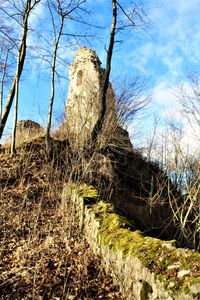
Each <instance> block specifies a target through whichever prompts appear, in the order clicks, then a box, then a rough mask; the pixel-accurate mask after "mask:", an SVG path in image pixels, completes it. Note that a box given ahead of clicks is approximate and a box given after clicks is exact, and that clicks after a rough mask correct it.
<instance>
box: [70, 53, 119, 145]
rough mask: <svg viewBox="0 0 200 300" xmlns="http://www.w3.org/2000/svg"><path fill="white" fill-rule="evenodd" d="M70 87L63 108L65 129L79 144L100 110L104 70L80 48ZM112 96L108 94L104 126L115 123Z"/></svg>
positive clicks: (72, 65)
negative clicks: (65, 121)
mask: <svg viewBox="0 0 200 300" xmlns="http://www.w3.org/2000/svg"><path fill="white" fill-rule="evenodd" d="M69 78H70V86H69V93H68V99H67V106H66V115H67V127H68V131H69V134H70V136H71V137H73V138H74V139H76V142H77V143H78V144H80V143H81V142H83V141H85V140H86V139H87V138H88V137H89V136H90V134H91V132H92V130H93V128H94V126H95V124H96V122H97V120H98V117H99V112H100V109H101V101H100V93H101V88H102V83H103V79H104V70H103V69H102V68H101V62H100V60H99V58H98V56H97V54H96V52H95V51H93V50H91V49H88V48H80V49H79V50H78V51H77V53H76V56H75V59H74V61H73V63H72V64H71V67H70V74H69ZM116 119H117V118H116V109H115V99H114V93H113V90H112V87H111V85H110V86H109V89H108V93H107V115H106V121H105V126H106V124H109V125H110V124H111V123H112V122H116Z"/></svg>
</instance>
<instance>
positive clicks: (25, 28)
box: [0, 0, 32, 139]
mask: <svg viewBox="0 0 200 300" xmlns="http://www.w3.org/2000/svg"><path fill="white" fill-rule="evenodd" d="M31 9H32V8H31V0H27V2H26V8H25V10H24V15H23V32H22V37H21V42H20V47H19V51H18V62H19V63H18V65H17V68H16V72H15V77H14V79H13V82H12V86H11V88H10V92H9V94H8V97H7V101H6V105H5V109H4V111H3V114H2V119H1V126H0V139H1V137H2V134H3V131H4V128H5V125H6V122H7V119H8V115H9V113H10V109H11V106H12V103H13V99H14V96H15V90H16V82H17V78H18V81H19V80H20V77H21V74H22V71H23V67H24V61H25V57H26V48H27V45H26V40H27V33H28V18H29V14H30V11H31Z"/></svg>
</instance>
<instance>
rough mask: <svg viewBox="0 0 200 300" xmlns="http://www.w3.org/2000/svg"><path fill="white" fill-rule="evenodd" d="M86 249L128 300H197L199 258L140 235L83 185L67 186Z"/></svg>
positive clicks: (67, 192) (171, 245)
mask: <svg viewBox="0 0 200 300" xmlns="http://www.w3.org/2000/svg"><path fill="white" fill-rule="evenodd" d="M66 195H68V196H69V195H70V196H71V200H72V203H73V207H74V216H76V217H78V220H79V223H80V227H81V229H82V230H83V231H84V234H85V237H86V239H87V241H88V243H89V244H90V247H91V248H92V249H93V251H94V252H95V253H97V254H98V255H100V256H101V258H102V262H103V264H104V266H105V268H106V270H107V272H109V273H110V272H111V274H112V277H113V279H114V281H115V283H116V284H118V285H119V286H120V290H121V292H122V294H123V295H124V299H127V300H133V299H136V300H148V299H149V300H154V299H160V300H192V299H200V269H199V268H200V254H199V253H197V252H194V251H190V250H186V249H178V248H175V246H174V241H162V240H159V239H156V238H151V237H147V236H144V235H143V234H142V232H140V231H138V230H135V229H134V225H133V224H132V223H131V222H129V221H128V220H127V219H126V218H124V217H123V216H120V215H118V214H116V212H115V210H114V207H113V206H112V204H110V203H108V202H105V201H103V200H100V199H99V198H98V193H97V191H96V190H95V189H94V188H92V187H88V186H86V185H79V186H76V185H66V187H65V188H64V190H63V201H65V198H66Z"/></svg>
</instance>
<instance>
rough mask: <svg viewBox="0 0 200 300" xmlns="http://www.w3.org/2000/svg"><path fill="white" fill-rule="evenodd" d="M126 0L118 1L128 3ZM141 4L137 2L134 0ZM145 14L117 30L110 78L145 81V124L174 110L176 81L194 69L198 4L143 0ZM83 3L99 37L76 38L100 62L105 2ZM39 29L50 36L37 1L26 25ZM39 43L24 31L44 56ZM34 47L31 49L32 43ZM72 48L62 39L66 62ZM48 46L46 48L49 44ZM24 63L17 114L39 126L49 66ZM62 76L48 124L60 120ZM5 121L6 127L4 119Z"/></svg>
mask: <svg viewBox="0 0 200 300" xmlns="http://www.w3.org/2000/svg"><path fill="white" fill-rule="evenodd" d="M129 2H130V1H125V0H122V1H121V2H120V3H121V4H124V5H125V6H126V7H127V8H128V3H129ZM137 2H138V4H141V2H140V1H137ZM143 6H144V8H145V9H146V13H147V15H148V19H149V24H148V26H145V27H144V28H138V29H137V30H132V31H131V30H128V31H127V32H123V33H122V34H121V35H120V36H118V37H117V39H120V40H123V43H118V44H116V46H115V51H114V56H113V61H112V72H111V78H112V79H114V78H116V77H118V78H121V79H122V82H123V78H127V77H128V78H131V77H133V78H134V76H140V77H141V78H145V80H146V82H147V87H146V90H145V91H144V93H145V94H148V93H150V94H151V95H152V103H151V105H150V107H149V111H148V118H147V116H146V119H145V121H144V122H143V124H146V125H144V129H145V130H146V126H148V127H151V125H150V124H153V118H154V115H158V116H159V117H160V118H165V116H167V114H168V113H169V112H170V111H172V112H173V110H176V111H178V109H179V104H178V101H177V99H176V97H175V95H174V92H173V91H174V89H175V87H176V86H177V84H180V83H182V82H184V81H185V80H186V77H187V74H188V73H189V72H191V71H197V72H199V69H200V50H199V46H200V31H199V22H200V21H199V20H200V9H199V0H198V1H197V0H190V1H186V0H174V1H172V0H151V1H146V2H144V3H143ZM87 8H89V9H90V10H91V14H90V15H88V16H87V21H89V22H91V23H93V24H96V25H99V26H102V27H103V29H99V30H95V29H94V30H93V33H94V32H96V35H98V37H100V39H98V40H97V39H95V38H92V39H91V40H89V43H87V42H86V41H85V40H82V41H80V42H79V45H80V46H88V47H91V48H93V49H94V50H95V51H96V52H97V53H98V55H99V57H100V60H101V61H102V64H103V66H105V60H106V52H105V49H104V48H105V45H106V46H107V44H108V38H109V30H110V22H111V1H106V0H95V1H94V0H88V5H87ZM41 24H42V34H43V35H45V37H46V38H48V37H49V36H50V35H51V26H50V23H49V20H48V18H47V14H46V9H45V8H44V7H43V6H42V5H41V6H38V7H37V9H36V11H35V13H34V15H33V16H32V19H31V27H32V28H35V29H36V28H37V27H38V28H41ZM66 25H67V26H66V30H67V32H76V33H78V32H80V31H85V30H86V31H87V32H88V33H89V32H90V33H91V31H90V30H91V29H89V28H86V27H84V28H83V26H82V29H81V28H80V26H81V25H80V24H77V23H71V22H68V23H66ZM42 45H43V42H42V40H41V39H38V38H36V36H34V34H32V33H31V34H30V37H29V46H32V47H35V46H37V47H39V50H38V49H37V51H36V52H37V54H38V52H39V53H41V56H42V55H44V52H45V51H44V49H42V48H43V47H42ZM37 47H36V48H37ZM75 48H76V47H73V49H71V48H69V47H68V45H67V42H66V39H65V38H63V39H62V41H61V47H60V57H62V58H63V59H64V60H65V61H66V62H67V63H70V62H71V61H72V59H73V56H74V51H75ZM49 49H50V48H49ZM27 62H28V64H27V66H26V68H25V71H24V73H23V76H22V78H21V83H20V105H19V119H25V118H26V119H27V118H30V119H34V120H36V121H39V122H41V123H42V124H43V125H44V124H45V122H46V115H47V108H48V101H49V97H50V78H49V69H48V68H47V64H46V63H45V62H41V61H40V60H39V59H38V58H37V60H36V59H34V57H32V58H31V59H30V58H28V57H27ZM59 70H60V72H61V73H62V75H63V76H65V77H66V78H67V76H68V67H67V66H62V67H59ZM67 88H68V80H67V79H60V80H59V81H57V93H56V98H55V105H54V123H56V122H57V119H60V118H61V116H62V113H63V110H64V103H65V100H66V97H67ZM8 126H9V127H10V126H11V122H10V121H9V123H8Z"/></svg>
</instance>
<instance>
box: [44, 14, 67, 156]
mask: <svg viewBox="0 0 200 300" xmlns="http://www.w3.org/2000/svg"><path fill="white" fill-rule="evenodd" d="M64 20H65V17H64V15H63V16H62V17H61V24H60V28H59V32H58V36H57V38H56V41H55V45H54V52H53V61H52V67H51V98H50V103H49V111H48V117H47V131H46V147H47V153H49V152H50V130H51V121H52V111H53V103H54V97H55V68H56V60H57V52H58V45H59V41H60V37H61V34H62V30H63V26H64Z"/></svg>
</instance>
